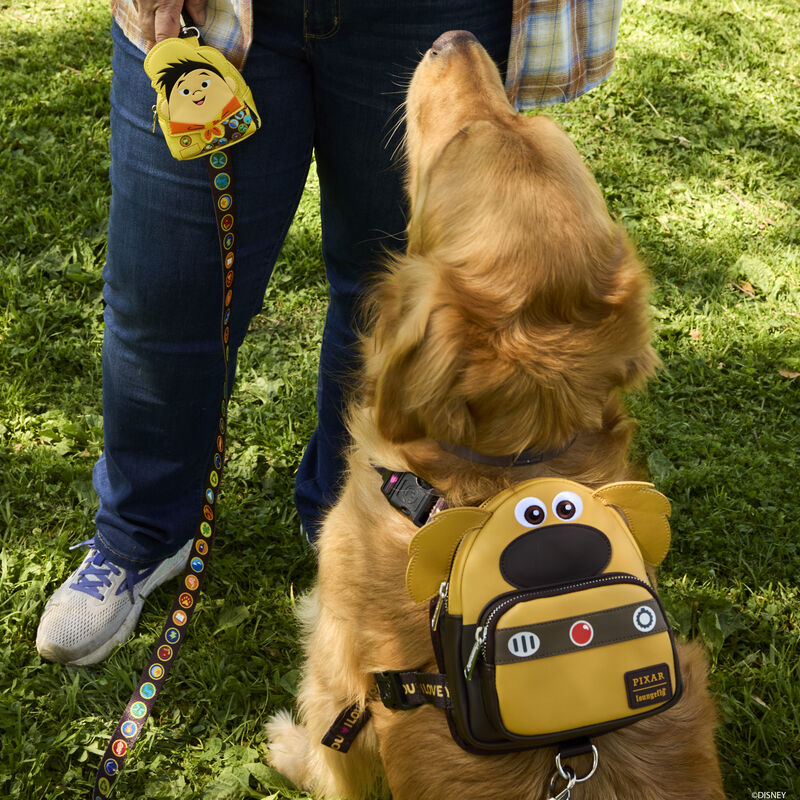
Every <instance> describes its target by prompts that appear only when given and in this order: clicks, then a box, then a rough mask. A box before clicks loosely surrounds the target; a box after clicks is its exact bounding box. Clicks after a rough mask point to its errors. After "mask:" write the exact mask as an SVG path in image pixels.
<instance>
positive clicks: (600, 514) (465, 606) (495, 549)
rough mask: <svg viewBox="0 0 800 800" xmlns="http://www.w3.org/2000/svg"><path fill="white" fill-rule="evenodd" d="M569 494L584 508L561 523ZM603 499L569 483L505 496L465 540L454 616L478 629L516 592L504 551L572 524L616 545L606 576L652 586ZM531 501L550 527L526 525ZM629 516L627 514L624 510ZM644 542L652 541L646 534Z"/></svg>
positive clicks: (551, 481) (548, 482)
mask: <svg viewBox="0 0 800 800" xmlns="http://www.w3.org/2000/svg"><path fill="white" fill-rule="evenodd" d="M565 491H569V492H572V493H574V494H575V495H577V497H578V498H579V500H580V501H581V502H582V505H583V509H582V512H581V513H580V515H579V516H577V517H573V518H572V519H571V520H568V521H564V520H561V519H559V518H558V516H557V514H556V513H555V511H554V509H553V501H554V500H555V499H556V497H557V496H560V495H562V494H563V493H564V492H565ZM600 491H602V490H600ZM597 494H598V493H597V492H594V493H593V492H592V491H591V490H590V489H588V488H586V487H585V486H582V485H581V484H579V483H575V482H574V481H567V480H565V479H563V478H536V479H534V480H531V481H526V482H524V483H521V484H518V485H517V486H515V487H513V489H512V490H506V492H503V493H502V501H501V502H500V504H499V505H498V504H496V503H492V506H494V508H493V513H492V514H491V517H490V518H489V519H488V520H487V521H486V522H485V524H484V525H483V526H482V527H481V528H479V529H476V530H472V531H470V532H468V533H465V535H464V537H463V539H462V540H461V546H460V547H459V548H458V551H457V552H456V556H455V560H454V561H453V567H452V569H451V572H450V593H449V597H448V613H450V614H457V615H462V617H463V620H462V622H463V624H464V625H468V624H475V623H477V621H478V617H479V615H480V612H481V610H482V609H483V607H484V606H485V605H486V603H487V602H488V600H489V599H491V598H492V597H495V596H497V595H500V594H504V593H505V592H509V591H511V590H513V589H514V588H515V587H514V586H512V585H511V584H509V583H508V582H507V581H506V580H505V579H504V578H503V575H502V574H501V571H500V565H499V560H498V556H499V554H500V553H501V552H502V551H503V549H504V548H505V547H506V546H507V545H509V544H510V543H511V542H512V541H514V540H515V539H516V538H517V537H519V536H521V535H522V534H524V533H526V532H527V531H541V530H544V529H545V528H548V527H554V526H558V525H566V524H570V523H579V524H580V525H583V526H589V527H591V528H596V529H597V530H599V531H602V532H603V533H604V534H605V536H607V537H608V538H609V540H610V541H611V542H612V556H611V560H610V562H609V563H608V566H607V567H606V568H605V570H604V571H605V572H626V573H629V574H631V575H634V576H635V577H637V578H639V579H640V580H643V581H645V582H648V583H649V580H648V577H647V573H646V570H645V568H644V564H643V563H642V556H641V554H640V551H639V547H638V545H637V543H636V540H635V539H634V537H633V536H632V535H631V532H630V531H629V529H628V527H627V526H626V525H625V522H624V520H623V518H622V517H621V516H620V514H619V513H618V512H617V511H616V510H615V509H614V508H612V507H611V506H610V505H609V504H608V503H606V502H605V501H604V500H603V499H602V498H601V497H599V496H596V495H597ZM655 494H658V493H657V492H655ZM632 496H634V497H636V498H638V497H639V494H638V493H636V492H634V493H633V495H632ZM647 496H648V497H649V496H650V495H647ZM527 497H530V498H535V499H538V500H539V501H541V503H542V504H543V505H544V507H545V508H546V511H547V517H546V519H545V521H544V522H543V523H542V524H541V525H538V526H536V527H531V526H525V525H523V524H521V523H520V522H519V520H518V519H517V517H516V515H515V511H516V508H517V505H518V504H519V503H520V502H521V501H523V500H524V499H525V498H527ZM659 497H662V495H659ZM665 499H666V498H665ZM484 508H485V509H488V508H489V505H488V504H487V505H486V506H485V507H484ZM637 508H638V505H637ZM452 510H453V511H455V510H461V509H452ZM623 510H625V511H626V512H627V509H626V508H624V507H623ZM626 516H627V514H626ZM654 516H656V517H657V515H654ZM454 519H455V518H454ZM660 519H662V520H663V519H664V518H663V517H661V518H660ZM668 527H669V526H667V528H668ZM423 530H424V528H423ZM644 538H645V539H647V536H646V534H645V535H644ZM437 574H438V573H437ZM444 579H445V578H444V577H442V578H441V580H444ZM440 582H441V581H440ZM437 587H438V584H437ZM429 596H430V595H429Z"/></svg>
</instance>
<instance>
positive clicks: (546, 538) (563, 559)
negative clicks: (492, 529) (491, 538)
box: [500, 524, 611, 589]
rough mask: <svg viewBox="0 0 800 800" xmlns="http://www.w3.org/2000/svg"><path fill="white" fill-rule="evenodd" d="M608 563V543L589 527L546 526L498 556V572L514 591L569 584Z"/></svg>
mask: <svg viewBox="0 0 800 800" xmlns="http://www.w3.org/2000/svg"><path fill="white" fill-rule="evenodd" d="M610 560H611V542H610V541H609V540H608V537H607V536H606V535H605V534H604V533H603V532H602V531H600V530H598V529H597V528H593V527H592V526H590V525H577V524H563V525H548V526H547V527H544V528H540V529H538V530H533V531H528V532H527V533H524V534H522V536H518V537H517V538H516V539H514V541H513V542H511V543H510V544H508V545H507V546H506V548H505V549H504V550H503V553H502V555H501V556H500V573H501V574H502V576H503V578H504V579H505V580H506V581H507V582H508V583H510V584H511V585H512V586H514V587H515V588H517V589H534V588H538V587H540V586H552V585H555V584H559V583H569V582H571V581H577V580H580V579H581V578H590V577H592V576H593V575H598V574H600V573H601V572H602V571H603V570H604V569H605V568H606V567H607V566H608V563H609V561H610Z"/></svg>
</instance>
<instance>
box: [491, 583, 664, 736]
mask: <svg viewBox="0 0 800 800" xmlns="http://www.w3.org/2000/svg"><path fill="white" fill-rule="evenodd" d="M482 617H483V621H484V625H485V628H486V639H485V652H484V665H483V668H482V669H481V670H480V675H481V681H482V684H483V693H484V698H485V701H486V706H487V711H489V714H490V716H491V717H492V718H493V721H494V724H495V725H496V726H497V727H498V728H499V729H500V730H502V731H503V732H504V733H505V734H506V735H508V736H510V737H511V738H512V739H517V738H529V737H532V738H533V739H536V740H542V741H549V740H551V739H553V740H556V739H558V738H564V736H563V735H562V734H564V733H565V732H570V734H574V735H580V734H589V733H600V732H603V731H605V730H611V729H613V728H616V727H621V726H622V725H625V724H628V723H629V722H633V721H635V720H636V719H637V718H639V717H642V716H649V715H650V714H651V713H655V712H656V711H658V710H660V709H661V708H662V707H663V706H664V705H666V704H668V703H670V702H673V701H674V700H675V699H677V696H678V695H679V694H680V674H679V667H678V663H677V657H676V654H675V647H674V641H673V638H672V633H671V631H670V628H669V625H668V624H667V621H666V618H665V615H664V610H663V607H662V606H661V603H660V601H659V599H658V597H657V595H656V594H655V592H654V591H653V590H652V588H651V587H650V586H649V585H648V584H646V583H644V582H643V581H640V580H639V579H637V578H635V577H633V576H631V575H623V574H614V575H604V576H602V577H600V578H597V579H594V580H589V581H582V582H578V583H575V584H568V585H562V586H558V587H553V588H551V589H549V590H545V591H535V592H517V593H514V594H511V595H507V596H505V597H504V598H500V599H498V601H496V602H495V603H493V604H492V605H491V606H490V607H488V608H487V609H486V610H485V612H484V614H483V615H482ZM554 737H555V739H554Z"/></svg>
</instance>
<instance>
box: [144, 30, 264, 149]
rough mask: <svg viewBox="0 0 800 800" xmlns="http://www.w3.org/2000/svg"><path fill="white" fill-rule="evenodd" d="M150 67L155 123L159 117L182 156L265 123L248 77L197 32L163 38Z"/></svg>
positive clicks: (221, 144) (146, 63)
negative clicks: (193, 34)
mask: <svg viewBox="0 0 800 800" xmlns="http://www.w3.org/2000/svg"><path fill="white" fill-rule="evenodd" d="M187 30H191V29H187ZM144 69H145V72H146V73H147V75H148V77H149V78H150V82H151V84H152V86H153V88H154V89H155V90H156V94H157V95H158V97H157V99H156V104H155V106H154V107H153V112H154V120H153V122H154V125H155V119H156V118H157V119H158V123H159V125H160V126H161V130H162V131H163V133H164V137H165V139H166V141H167V145H168V146H169V149H170V152H171V153H172V155H173V156H175V158H177V159H179V160H181V161H185V160H188V159H191V158H199V157H200V156H206V155H209V154H211V153H213V152H215V151H217V150H221V149H222V148H224V147H230V146H231V145H233V144H236V143H237V142H240V141H242V140H243V139H246V138H247V137H248V136H251V135H252V134H253V133H255V132H256V131H257V130H258V129H259V127H260V126H261V118H260V117H259V116H258V112H257V111H256V107H255V103H254V102H253V95H252V93H251V92H250V89H249V88H248V86H247V84H246V83H245V82H244V78H242V76H241V74H240V73H239V71H238V70H237V69H236V67H234V66H233V64H231V63H230V61H228V60H227V59H226V58H225V56H223V55H222V53H220V52H219V51H218V50H216V49H215V48H213V47H208V46H207V45H203V44H201V43H200V39H199V37H197V36H187V37H186V38H181V39H165V40H164V41H163V42H160V43H159V44H157V45H156V46H155V47H154V48H153V49H152V50H151V51H150V52H149V53H148V54H147V57H146V58H145V60H144Z"/></svg>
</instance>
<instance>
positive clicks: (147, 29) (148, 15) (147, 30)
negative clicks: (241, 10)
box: [137, 0, 206, 46]
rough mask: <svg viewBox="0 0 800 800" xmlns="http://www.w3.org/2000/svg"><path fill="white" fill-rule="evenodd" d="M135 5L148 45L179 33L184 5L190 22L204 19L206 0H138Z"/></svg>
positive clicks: (202, 21)
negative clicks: (190, 19)
mask: <svg viewBox="0 0 800 800" xmlns="http://www.w3.org/2000/svg"><path fill="white" fill-rule="evenodd" d="M137 5H138V10H139V28H141V31H142V33H143V34H144V37H145V39H147V43H148V45H150V46H152V45H153V44H158V43H159V42H160V41H162V40H164V39H168V38H169V37H170V36H177V35H178V34H179V33H180V30H181V22H180V15H181V12H182V11H183V9H184V7H185V8H186V12H187V13H188V15H189V16H190V17H191V18H192V22H195V23H197V24H198V25H202V24H203V23H204V22H205V21H206V0H139V1H138V4H137Z"/></svg>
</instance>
